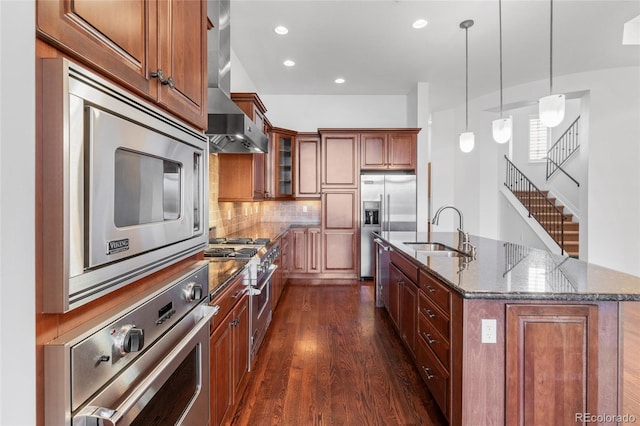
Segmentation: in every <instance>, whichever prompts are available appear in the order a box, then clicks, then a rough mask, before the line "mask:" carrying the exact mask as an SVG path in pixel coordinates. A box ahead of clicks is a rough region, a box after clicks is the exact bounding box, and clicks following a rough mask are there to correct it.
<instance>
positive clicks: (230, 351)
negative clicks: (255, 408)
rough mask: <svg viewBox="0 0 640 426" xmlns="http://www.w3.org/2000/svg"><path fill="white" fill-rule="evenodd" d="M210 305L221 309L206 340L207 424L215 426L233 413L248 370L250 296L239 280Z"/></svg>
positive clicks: (239, 278)
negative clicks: (208, 403)
mask: <svg viewBox="0 0 640 426" xmlns="http://www.w3.org/2000/svg"><path fill="white" fill-rule="evenodd" d="M211 303H212V304H213V305H218V306H219V307H220V311H219V312H218V315H216V316H215V317H214V319H213V320H212V327H211V328H212V331H211V336H210V338H209V346H210V348H209V357H210V399H211V401H210V424H211V425H212V426H218V425H221V424H223V423H224V422H225V419H226V418H227V416H229V415H230V414H231V413H232V412H233V407H234V406H235V405H236V404H237V402H238V400H239V399H240V396H241V395H242V392H243V390H244V387H245V386H246V377H247V372H248V370H249V314H250V313H249V296H248V295H247V294H246V289H245V286H244V284H243V282H242V277H241V276H239V277H237V278H236V279H235V280H234V281H233V283H231V284H230V285H229V286H228V288H227V289H226V290H224V291H223V293H222V294H220V295H219V296H216V297H215V298H214V300H213V301H212V302H211Z"/></svg>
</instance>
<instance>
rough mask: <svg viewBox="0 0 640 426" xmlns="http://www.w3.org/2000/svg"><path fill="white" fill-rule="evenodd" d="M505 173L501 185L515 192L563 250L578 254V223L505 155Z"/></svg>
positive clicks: (575, 255) (573, 255) (564, 252)
mask: <svg viewBox="0 0 640 426" xmlns="http://www.w3.org/2000/svg"><path fill="white" fill-rule="evenodd" d="M504 158H505V160H506V161H507V168H506V172H507V176H506V179H505V183H504V185H505V186H506V187H507V188H508V189H509V190H510V191H511V192H512V193H513V195H515V197H516V198H517V199H518V200H519V201H520V202H521V203H522V205H523V206H525V207H526V208H527V210H528V211H529V217H533V218H534V219H535V220H536V221H538V223H539V224H540V225H541V226H542V227H543V228H544V229H545V231H547V233H548V234H549V235H550V236H551V238H553V240H554V241H555V242H556V243H557V244H558V246H559V247H560V250H561V253H562V254H567V255H569V256H572V257H578V247H579V241H578V237H579V224H578V222H574V221H573V215H572V214H571V213H565V212H564V206H562V205H559V204H557V200H556V199H555V198H554V197H551V196H549V191H541V190H540V189H538V187H537V186H535V185H534V184H533V182H531V180H529V178H527V177H526V176H525V175H524V174H523V173H522V172H521V171H520V170H519V169H518V168H517V167H516V166H515V165H514V164H513V163H512V162H511V161H510V160H509V158H508V157H507V156H506V155H505V157H504Z"/></svg>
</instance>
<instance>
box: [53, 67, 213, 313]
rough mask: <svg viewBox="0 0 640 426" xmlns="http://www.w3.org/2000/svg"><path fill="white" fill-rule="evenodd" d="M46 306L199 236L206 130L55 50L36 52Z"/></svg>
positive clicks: (140, 272) (103, 286)
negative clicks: (51, 55)
mask: <svg viewBox="0 0 640 426" xmlns="http://www.w3.org/2000/svg"><path fill="white" fill-rule="evenodd" d="M42 66H43V72H42V75H43V98H42V100H43V123H44V125H43V158H44V160H43V176H44V180H43V185H44V188H43V189H44V191H43V204H44V210H43V211H44V247H45V250H46V253H45V256H44V259H45V260H44V262H45V268H44V270H45V273H46V274H47V277H46V279H45V282H46V284H45V289H44V291H45V295H44V310H45V312H66V311H68V310H71V309H74V308H75V307H78V306H80V305H83V304H85V303H87V302H89V301H91V300H94V299H96V298H98V297H100V296H102V295H104V294H106V293H108V292H110V291H113V290H115V289H117V288H120V287H122V286H124V285H126V284H128V283H130V282H132V281H134V280H137V279H139V278H141V277H143V276H145V275H148V274H150V273H152V272H154V271H156V270H159V269H161V268H164V267H166V266H168V265H169V264H171V263H174V262H177V261H178V260H180V259H183V258H185V257H187V256H189V255H191V254H193V253H196V252H197V251H200V250H202V249H203V248H204V247H205V246H206V243H207V240H208V234H207V232H205V230H206V228H207V227H206V221H207V219H208V218H207V209H208V190H207V183H208V170H207V164H208V161H207V155H208V147H207V140H206V137H205V136H204V134H203V132H198V131H196V130H194V129H192V128H190V127H188V126H187V125H185V124H184V123H182V122H180V121H178V120H176V119H174V118H172V117H170V116H169V115H167V114H165V113H164V112H162V111H160V110H158V109H155V108H154V107H153V106H151V105H149V104H147V103H145V102H143V101H140V100H138V99H136V98H134V97H133V96H131V95H129V94H128V93H126V92H124V91H123V90H121V89H119V88H118V87H116V86H114V85H113V84H111V83H109V82H108V81H106V80H104V79H102V78H100V77H98V76H96V75H94V74H92V73H90V72H88V71H86V70H84V69H82V68H80V67H78V66H77V65H75V64H73V63H72V62H69V61H67V60H64V59H44V60H43V62H42Z"/></svg>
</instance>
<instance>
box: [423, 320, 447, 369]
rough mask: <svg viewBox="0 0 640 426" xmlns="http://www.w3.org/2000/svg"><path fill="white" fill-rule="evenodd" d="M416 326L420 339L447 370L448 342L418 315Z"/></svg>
mask: <svg viewBox="0 0 640 426" xmlns="http://www.w3.org/2000/svg"><path fill="white" fill-rule="evenodd" d="M419 318H420V321H419V325H418V330H419V335H420V339H422V340H423V341H424V343H426V344H427V346H429V347H430V348H431V349H432V350H433V352H434V353H435V354H436V356H437V357H438V359H439V360H440V362H441V363H442V365H443V366H444V367H445V369H447V370H449V341H448V340H447V339H445V338H444V337H443V336H442V334H441V333H440V332H439V331H438V330H437V329H436V328H435V327H434V326H433V324H431V323H430V322H429V321H428V320H427V318H426V317H425V316H424V315H423V314H420V316H419Z"/></svg>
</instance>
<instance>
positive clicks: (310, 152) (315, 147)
mask: <svg viewBox="0 0 640 426" xmlns="http://www.w3.org/2000/svg"><path fill="white" fill-rule="evenodd" d="M295 158H296V162H295V168H294V170H295V179H294V185H293V186H294V189H295V194H296V198H320V135H318V134H317V133H298V136H297V137H296V149H295Z"/></svg>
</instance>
